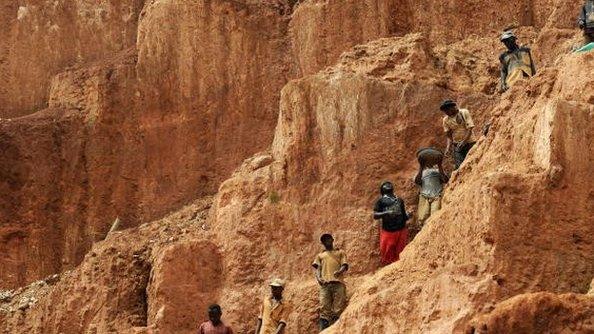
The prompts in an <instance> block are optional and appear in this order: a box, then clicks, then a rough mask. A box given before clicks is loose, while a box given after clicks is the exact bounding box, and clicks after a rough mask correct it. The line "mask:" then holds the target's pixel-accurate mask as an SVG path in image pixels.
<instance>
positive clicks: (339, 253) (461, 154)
mask: <svg viewBox="0 0 594 334" xmlns="http://www.w3.org/2000/svg"><path fill="white" fill-rule="evenodd" d="M578 24H579V27H580V29H582V30H583V33H584V43H583V45H581V46H579V47H576V48H575V52H587V51H591V50H594V0H586V3H585V4H584V6H583V7H582V10H581V12H580V16H579V21H578ZM501 42H502V43H503V44H504V45H505V46H506V48H507V50H506V51H505V52H503V53H502V54H501V56H500V57H499V60H500V62H501V78H500V80H501V84H500V88H501V91H502V92H504V91H506V90H508V89H509V88H510V87H512V86H513V85H514V84H515V83H516V82H517V81H518V80H519V79H522V78H528V77H532V76H534V75H535V74H536V67H535V65H534V61H533V59H532V54H531V52H530V48H528V47H525V46H519V45H518V44H517V38H516V36H515V35H514V34H513V32H511V31H505V32H504V33H503V35H502V36H501ZM440 110H441V111H442V112H443V113H444V116H443V119H442V125H443V130H444V133H445V137H446V149H445V154H443V153H442V152H441V151H439V150H437V149H433V148H428V149H423V150H420V151H419V152H418V154H417V155H418V158H419V159H418V160H419V171H418V173H417V174H416V176H415V178H414V182H415V183H416V184H417V185H418V186H419V187H420V191H419V203H418V209H417V222H418V224H419V226H420V227H422V226H423V225H424V223H425V221H427V219H428V218H429V217H430V216H431V215H432V214H434V213H435V212H436V211H438V210H440V208H441V197H442V193H443V190H444V186H445V184H446V183H447V182H448V180H449V177H448V175H447V174H446V173H445V172H444V169H443V157H444V156H445V155H449V154H451V155H452V158H453V160H454V168H455V169H458V168H459V167H460V165H461V164H462V162H463V161H464V160H465V159H466V156H467V155H468V153H469V151H470V150H471V149H472V147H473V146H474V144H475V142H476V140H475V138H474V136H473V129H474V122H473V120H472V115H471V113H470V111H469V110H467V109H461V108H458V105H457V104H456V102H455V101H452V100H446V101H444V102H443V103H442V104H441V106H440ZM373 218H374V219H376V220H381V228H380V237H379V239H380V258H381V264H382V265H384V266H385V265H389V264H391V263H393V262H396V261H398V260H399V258H400V253H401V252H402V251H403V250H404V248H405V247H406V245H407V243H408V229H407V221H408V220H409V219H411V218H412V213H409V212H407V211H406V207H405V204H404V201H403V200H402V199H401V198H399V197H398V196H396V195H395V193H394V185H393V184H392V183H391V182H383V183H382V184H381V185H380V198H379V199H378V200H377V202H376V203H375V206H374V209H373ZM320 242H321V243H322V245H323V247H324V249H323V251H322V252H321V253H319V254H318V255H317V256H316V257H315V259H314V261H313V263H312V267H313V270H314V276H315V279H316V280H317V282H318V284H319V302H320V308H319V328H320V331H322V330H324V329H326V328H328V327H329V326H331V325H332V324H333V323H334V322H336V321H337V320H338V318H339V316H340V314H341V313H342V312H343V310H344V309H345V308H346V305H347V292H346V285H345V283H344V274H345V273H346V272H347V271H348V270H349V265H348V262H347V260H346V254H345V252H344V251H343V250H340V249H337V248H335V247H334V238H333V236H332V235H330V234H324V235H322V236H321V238H320ZM284 287H285V282H284V281H283V280H281V279H278V278H275V279H273V280H272V281H271V282H270V289H271V290H270V295H269V296H267V297H265V298H264V299H263V301H262V306H261V308H260V313H259V316H258V322H257V326H256V334H281V333H284V331H285V328H286V325H287V319H288V317H289V314H290V309H291V307H290V305H289V304H288V303H287V302H286V301H285V300H284V299H283V291H284ZM221 316H222V310H221V307H220V306H219V305H217V304H213V305H211V306H209V308H208V317H209V321H207V322H205V323H203V324H201V325H200V329H199V334H232V333H233V331H232V330H231V328H230V327H228V326H226V325H225V324H224V323H223V322H222V321H221Z"/></svg>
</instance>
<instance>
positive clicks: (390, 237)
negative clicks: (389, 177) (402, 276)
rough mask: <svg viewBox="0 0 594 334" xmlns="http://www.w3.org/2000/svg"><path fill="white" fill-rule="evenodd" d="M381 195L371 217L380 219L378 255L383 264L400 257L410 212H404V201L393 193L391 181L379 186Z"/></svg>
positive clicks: (406, 233) (406, 234)
mask: <svg viewBox="0 0 594 334" xmlns="http://www.w3.org/2000/svg"><path fill="white" fill-rule="evenodd" d="M380 194H381V197H380V198H379V199H378V200H377V202H376V203H375V207H374V208H373V219H376V220H378V219H381V220H382V226H381V229H380V256H381V263H382V265H384V266H387V265H389V264H390V263H393V262H396V261H398V260H399V259H400V253H401V252H402V251H403V250H404V248H405V247H406V244H407V243H408V228H407V227H406V222H407V221H408V220H409V219H410V217H411V214H409V213H407V212H406V208H405V206H404V201H403V200H402V199H400V198H399V197H398V196H396V195H395V194H394V185H393V184H392V182H388V181H386V182H384V183H382V184H381V186H380Z"/></svg>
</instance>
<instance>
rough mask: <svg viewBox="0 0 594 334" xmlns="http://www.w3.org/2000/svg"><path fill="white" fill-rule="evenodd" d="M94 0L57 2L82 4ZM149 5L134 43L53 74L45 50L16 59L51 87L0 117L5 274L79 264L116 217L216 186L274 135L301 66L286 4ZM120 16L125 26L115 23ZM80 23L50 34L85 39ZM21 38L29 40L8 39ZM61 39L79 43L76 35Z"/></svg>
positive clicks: (26, 275)
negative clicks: (39, 105) (283, 95)
mask: <svg viewBox="0 0 594 334" xmlns="http://www.w3.org/2000/svg"><path fill="white" fill-rule="evenodd" d="M52 3H53V2H52ZM84 3H86V2H85V1H81V2H80V3H79V2H75V3H71V4H70V5H60V4H57V5H58V6H63V7H64V6H65V8H71V7H72V8H73V10H74V9H76V8H79V6H83V4H84ZM46 5H47V6H50V4H46ZM87 5H89V6H91V5H90V4H87ZM35 8H37V7H35ZM43 8H45V7H43ZM43 8H40V9H39V10H41V9H43ZM60 8H61V7H60ZM93 8H95V9H96V10H97V11H100V9H101V8H102V7H101V6H99V7H98V6H96V5H95V6H94V7H93ZM4 9H5V8H3V10H4ZM9 9H10V8H9ZM9 9H6V10H9ZM113 10H116V12H118V11H117V8H113ZM119 12H120V13H121V14H124V11H123V10H120V11H119ZM43 13H45V14H46V17H45V18H44V19H45V20H48V21H51V22H54V21H55V24H56V25H58V26H60V27H62V26H61V25H60V22H61V20H66V19H67V17H66V18H65V17H63V16H64V15H66V14H64V13H63V12H62V11H58V12H54V11H51V10H44V11H43ZM13 14H14V15H16V12H14V13H13ZM112 14H113V13H112ZM28 15H33V14H28ZM139 16H140V19H139V20H140V21H139V22H138V41H137V42H136V46H134V44H132V45H131V49H129V50H126V51H123V52H122V53H121V54H119V55H118V56H112V57H109V59H102V60H101V61H97V62H94V63H88V61H89V60H93V59H95V58H92V57H90V56H89V59H87V60H86V61H87V62H85V61H84V60H81V61H80V62H79V63H78V64H79V65H78V66H76V67H75V68H70V69H66V68H64V67H61V68H60V70H61V71H63V72H62V73H60V74H58V75H56V76H54V77H53V79H52V80H51V81H50V80H49V79H48V78H49V77H50V76H52V75H53V74H55V72H54V70H56V69H55V68H54V67H52V69H54V70H50V69H47V68H44V71H45V72H43V73H37V70H36V67H35V66H42V65H43V64H46V63H44V62H37V58H34V57H30V58H27V57H23V56H22V55H21V56H20V57H18V56H14V59H13V58H9V59H8V60H7V61H8V63H7V64H8V65H10V64H11V63H12V62H16V61H17V60H18V59H21V60H20V61H23V59H26V60H27V61H31V62H34V63H35V64H34V65H32V66H33V67H32V68H31V72H30V73H27V75H26V77H27V78H30V77H34V78H36V79H35V80H36V81H35V86H36V89H41V90H43V92H40V94H41V93H43V94H41V95H43V96H45V95H44V94H46V92H45V90H47V92H49V102H48V103H49V108H48V109H47V110H43V111H40V112H38V113H35V114H32V115H29V116H25V117H21V118H16V119H12V120H11V119H4V120H0V129H1V130H0V147H1V149H2V151H3V152H5V153H6V154H5V155H4V156H3V159H2V161H1V162H0V163H1V164H2V168H1V169H0V173H2V176H3V177H2V178H1V180H0V189H1V190H2V191H1V193H2V196H0V250H2V252H0V253H1V255H0V286H1V287H17V286H20V285H22V284H26V283H29V282H31V281H32V280H35V279H40V278H43V277H45V276H47V275H50V274H54V273H59V272H61V271H62V270H65V269H69V268H73V267H74V266H76V265H77V264H79V263H80V261H81V260H82V258H83V256H84V254H85V253H86V252H87V251H88V249H89V248H90V246H91V245H92V243H93V242H96V241H98V240H102V239H103V238H104V237H105V235H106V233H107V231H108V230H109V227H110V225H111V224H112V222H113V221H114V220H115V219H116V217H120V219H121V221H122V225H123V227H132V226H136V225H137V224H139V223H140V222H141V221H150V220H153V219H156V218H159V217H162V216H163V215H165V214H166V213H167V212H170V211H171V210H174V209H177V208H180V207H181V206H183V205H184V204H186V203H188V202H190V201H192V200H193V199H195V198H199V197H201V196H204V195H209V194H213V193H215V192H216V189H217V187H218V185H219V184H220V182H221V181H222V180H224V179H225V178H227V177H228V176H229V175H230V174H231V171H232V170H233V169H234V168H236V167H237V166H238V165H239V164H240V163H241V161H243V159H245V158H247V157H249V156H250V155H252V154H253V153H255V152H258V151H260V150H262V149H265V148H266V147H267V146H268V145H269V144H270V141H271V140H272V134H273V131H274V125H275V122H276V118H277V115H278V100H279V94H280V90H281V88H282V86H283V85H284V84H285V83H286V81H287V80H288V79H289V78H291V77H293V74H292V73H293V70H292V67H291V65H290V57H287V56H286V53H287V50H288V49H289V43H288V32H287V29H288V23H289V20H288V16H286V15H283V14H282V13H280V12H279V9H278V8H277V6H276V5H272V4H267V3H266V2H263V3H259V2H246V3H239V2H237V1H222V2H210V1H182V2H176V1H173V2H172V1H152V2H150V4H147V5H146V6H145V8H144V9H143V11H142V14H140V15H139ZM130 19H132V18H130ZM19 22H20V21H19ZM99 23H101V24H104V25H106V26H107V25H110V21H105V22H104V21H101V20H100V21H99ZM99 23H97V24H99ZM15 24H16V25H17V27H20V25H22V24H24V23H15ZM135 26H136V25H135ZM91 27H92V26H88V27H86V28H87V29H91ZM14 29H17V28H14ZM23 29H25V28H23ZM61 29H66V27H62V28H61ZM106 29H107V28H106ZM109 29H116V30H117V29H119V31H120V33H123V32H124V31H125V30H124V29H123V28H121V29H120V28H117V26H115V24H114V25H110V28H109ZM60 31H62V30H60ZM102 31H103V30H101V29H96V30H95V31H94V32H95V33H97V34H99V35H101V32H102ZM68 32H70V33H72V34H68ZM76 33H77V31H71V30H68V31H63V33H62V34H61V35H57V36H54V35H52V36H51V38H50V37H48V39H44V40H43V43H50V42H51V41H52V39H59V40H60V43H69V41H70V40H76V41H78V42H80V43H83V42H84V43H87V41H86V40H85V39H84V38H83V37H81V36H78V35H77V34H76ZM134 36H135V34H134ZM17 37H18V36H17ZM17 37H13V38H15V39H16V40H18V38H17ZM38 38H41V37H38ZM105 38H106V40H110V41H116V39H110V38H109V34H105ZM88 42H89V44H92V45H93V47H98V48H101V44H100V43H91V42H90V41H88ZM53 44H54V47H55V46H56V45H60V44H59V43H53ZM85 45H86V44H85ZM17 47H18V48H25V45H21V44H18V45H15V46H11V48H10V49H9V50H13V49H14V48H17ZM88 47H91V46H88ZM58 49H59V48H58ZM58 49H56V50H54V52H55V53H59V54H60V57H68V55H69V50H70V49H69V48H66V49H65V50H64V51H63V52H62V53H60V52H58ZM104 49H105V51H107V50H108V49H106V48H104ZM10 52H11V54H12V53H14V52H16V51H10ZM77 52H78V53H80V54H85V53H84V52H83V51H80V50H79V51H77ZM113 53H114V52H113V51H111V54H113ZM85 55H86V54H85ZM11 57H13V56H11ZM85 59H86V58H85ZM49 60H51V59H50V58H48V61H49ZM8 65H7V66H8ZM11 66H12V65H11ZM11 66H8V67H7V68H12V67H11ZM15 66H16V65H15ZM56 66H58V65H56ZM19 68H21V69H23V70H24V69H25V68H26V66H21V67H19ZM40 71H41V70H40ZM6 73H8V74H10V73H12V72H10V71H9V72H6ZM8 78H9V79H10V82H7V83H3V85H2V87H9V88H10V89H16V87H18V89H19V91H20V92H21V94H22V93H23V91H25V90H26V87H25V85H24V84H22V85H21V84H18V82H20V81H22V80H25V78H23V77H22V76H18V75H16V74H14V75H9V76H8ZM27 80H28V79H27ZM13 81H14V82H13ZM33 95H35V94H31V95H30V97H31V98H32V97H33ZM10 97H11V98H14V99H18V97H17V96H15V95H10Z"/></svg>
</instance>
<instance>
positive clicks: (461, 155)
mask: <svg viewBox="0 0 594 334" xmlns="http://www.w3.org/2000/svg"><path fill="white" fill-rule="evenodd" d="M473 146H474V143H466V144H464V145H462V147H460V148H458V146H455V147H454V163H455V164H456V169H458V168H460V165H462V163H463V162H464V159H466V156H467V155H468V152H469V151H470V149H471V148H472V147H473Z"/></svg>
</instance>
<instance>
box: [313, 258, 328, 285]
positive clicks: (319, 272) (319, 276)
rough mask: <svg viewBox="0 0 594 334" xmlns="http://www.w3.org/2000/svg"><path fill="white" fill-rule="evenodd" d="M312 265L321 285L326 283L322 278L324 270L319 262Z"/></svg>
mask: <svg viewBox="0 0 594 334" xmlns="http://www.w3.org/2000/svg"><path fill="white" fill-rule="evenodd" d="M312 267H313V268H314V270H315V271H314V275H315V276H316V281H318V283H319V284H320V285H324V283H326V282H324V279H322V270H321V268H320V266H318V265H317V264H315V263H314V264H313V265H312Z"/></svg>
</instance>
